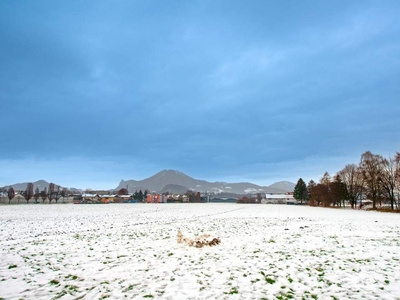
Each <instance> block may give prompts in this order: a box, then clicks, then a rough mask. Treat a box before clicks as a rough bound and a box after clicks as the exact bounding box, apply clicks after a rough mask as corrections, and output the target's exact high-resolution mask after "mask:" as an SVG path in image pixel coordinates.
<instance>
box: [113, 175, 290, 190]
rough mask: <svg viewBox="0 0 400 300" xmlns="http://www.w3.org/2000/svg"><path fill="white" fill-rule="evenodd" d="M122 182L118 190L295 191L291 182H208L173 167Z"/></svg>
mask: <svg viewBox="0 0 400 300" xmlns="http://www.w3.org/2000/svg"><path fill="white" fill-rule="evenodd" d="M121 183H122V184H121ZM121 183H120V185H119V186H118V187H117V188H116V190H119V189H121V188H126V187H128V190H129V192H134V191H135V190H145V189H148V190H149V191H151V192H160V191H164V190H165V187H167V186H169V187H171V186H172V187H174V190H177V187H178V186H179V190H194V191H199V192H213V193H224V192H229V193H234V194H246V193H253V192H261V193H262V192H266V193H285V192H289V191H293V188H294V184H293V183H290V182H285V183H282V184H278V183H276V184H273V185H271V186H269V187H263V186H258V185H256V184H253V183H250V182H239V183H228V182H218V181H217V182H208V181H205V180H198V179H194V178H192V177H190V176H188V175H186V174H184V173H182V172H179V171H177V170H172V169H164V170H161V171H160V172H158V173H156V174H154V175H153V176H151V177H149V178H146V179H143V180H138V181H136V180H127V181H121ZM275 185H276V186H275Z"/></svg>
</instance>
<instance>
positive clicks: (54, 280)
mask: <svg viewBox="0 0 400 300" xmlns="http://www.w3.org/2000/svg"><path fill="white" fill-rule="evenodd" d="M49 284H51V285H58V284H60V282H59V281H58V280H57V279H53V280H50V282H49Z"/></svg>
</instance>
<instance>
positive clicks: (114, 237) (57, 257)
mask: <svg viewBox="0 0 400 300" xmlns="http://www.w3.org/2000/svg"><path fill="white" fill-rule="evenodd" d="M178 229H181V231H182V233H183V234H184V235H185V236H191V237H194V236H196V235H201V234H204V233H209V234H211V236H218V237H220V239H221V241H222V243H221V244H220V245H218V246H215V247H204V248H193V247H188V246H186V245H183V244H178V243H177V242H176V234H177V231H178ZM0 243H1V248H0V257H1V260H0V298H4V299H105V298H110V299H133V298H139V299H141V298H154V299H174V300H175V299H290V298H294V299H302V298H304V299H360V298H365V299H400V216H399V215H398V214H385V213H377V212H368V211H352V210H337V209H323V208H311V207H297V206H286V205H246V204H243V205H239V204H159V205H158V204H113V205H111V204H110V205H73V204H66V205H15V206H0Z"/></svg>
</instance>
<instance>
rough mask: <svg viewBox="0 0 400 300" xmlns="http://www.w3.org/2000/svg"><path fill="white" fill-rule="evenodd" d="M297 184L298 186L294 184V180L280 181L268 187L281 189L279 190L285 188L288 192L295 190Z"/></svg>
mask: <svg viewBox="0 0 400 300" xmlns="http://www.w3.org/2000/svg"><path fill="white" fill-rule="evenodd" d="M295 186H296V184H294V183H293V182H290V181H278V182H275V183H273V184H271V185H270V186H268V187H270V188H274V189H279V190H284V191H287V192H293V190H294V187H295Z"/></svg>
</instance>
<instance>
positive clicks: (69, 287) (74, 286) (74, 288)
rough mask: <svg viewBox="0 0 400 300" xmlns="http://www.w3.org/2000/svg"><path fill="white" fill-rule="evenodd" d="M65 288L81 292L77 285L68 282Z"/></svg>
mask: <svg viewBox="0 0 400 300" xmlns="http://www.w3.org/2000/svg"><path fill="white" fill-rule="evenodd" d="M64 288H66V289H67V290H69V291H70V292H79V291H78V287H77V286H76V285H72V284H67V285H66V286H65V287H64Z"/></svg>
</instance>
